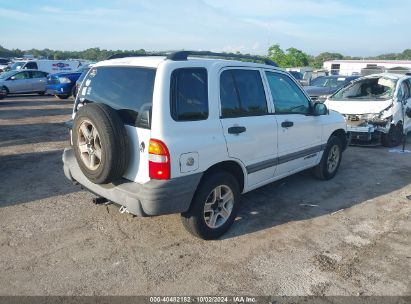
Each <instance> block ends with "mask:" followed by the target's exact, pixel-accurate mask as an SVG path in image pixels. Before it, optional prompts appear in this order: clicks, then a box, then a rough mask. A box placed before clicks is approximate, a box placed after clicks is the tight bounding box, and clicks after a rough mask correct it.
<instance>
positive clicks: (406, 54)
mask: <svg viewBox="0 0 411 304" xmlns="http://www.w3.org/2000/svg"><path fill="white" fill-rule="evenodd" d="M118 53H132V54H145V53H146V51H145V50H144V49H139V50H106V49H100V48H98V47H96V48H89V49H86V50H84V51H59V50H50V49H43V50H38V49H31V50H20V49H11V50H9V49H6V48H4V47H2V46H0V57H6V58H10V57H23V55H24V54H31V55H33V56H34V57H36V58H47V59H57V60H59V59H61V60H63V59H85V60H90V61H100V60H104V59H106V58H107V57H109V56H111V55H114V54H118ZM237 54H239V53H237ZM246 55H249V54H246ZM264 57H267V58H269V59H271V60H273V61H275V62H276V63H277V64H278V65H279V66H280V67H283V68H287V67H297V66H310V67H313V68H321V67H322V65H323V62H324V61H327V60H341V59H380V60H411V49H406V50H404V51H403V52H401V53H389V54H382V55H379V56H374V57H365V58H364V57H351V56H344V55H342V54H340V53H331V52H323V53H320V54H319V55H317V56H312V55H309V54H307V53H305V52H303V51H302V50H299V49H296V48H293V47H291V48H288V49H286V50H283V49H281V47H280V45H279V44H275V45H272V46H271V47H269V49H268V52H267V55H266V56H264Z"/></svg>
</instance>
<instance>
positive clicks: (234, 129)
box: [228, 126, 247, 134]
mask: <svg viewBox="0 0 411 304" xmlns="http://www.w3.org/2000/svg"><path fill="white" fill-rule="evenodd" d="M246 130H247V129H246V128H245V127H237V126H236V127H229V128H228V133H229V134H240V133H243V132H245V131H246Z"/></svg>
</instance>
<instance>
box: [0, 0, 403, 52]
mask: <svg viewBox="0 0 411 304" xmlns="http://www.w3.org/2000/svg"><path fill="white" fill-rule="evenodd" d="M410 12H411V1H410V0H396V1H392V0H373V1H366V0H344V1H343V0H330V1H325V0H253V1H251V0H118V1H106V0H33V1H31V0H0V45H1V46H3V47H5V48H9V49H10V48H20V49H23V50H24V49H31V48H37V49H44V48H50V49H58V50H84V49H87V48H90V47H100V48H104V49H111V50H112V49H114V50H118V49H128V50H130V49H145V50H149V51H166V50H178V49H186V50H210V51H226V52H235V51H239V52H242V53H251V54H260V55H263V54H266V53H267V49H268V47H269V46H271V45H274V44H280V46H281V48H282V49H287V48H289V47H295V48H298V49H300V50H302V51H304V52H306V53H308V54H311V55H317V54H318V53H320V52H324V51H329V52H339V53H342V54H344V55H350V56H373V55H379V54H383V53H391V52H402V51H403V50H404V49H407V48H411V32H410V31H411V26H410V22H409V20H410V17H409V16H410Z"/></svg>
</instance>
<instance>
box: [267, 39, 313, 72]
mask: <svg viewBox="0 0 411 304" xmlns="http://www.w3.org/2000/svg"><path fill="white" fill-rule="evenodd" d="M268 58H270V59H271V60H273V61H275V62H276V63H277V64H278V65H279V66H280V67H282V68H290V67H297V66H307V65H308V63H309V56H308V55H307V54H306V53H304V52H303V51H301V50H299V49H296V48H293V47H291V48H289V49H287V50H286V52H284V51H283V50H282V49H281V47H280V45H279V44H275V45H273V46H270V48H269V49H268Z"/></svg>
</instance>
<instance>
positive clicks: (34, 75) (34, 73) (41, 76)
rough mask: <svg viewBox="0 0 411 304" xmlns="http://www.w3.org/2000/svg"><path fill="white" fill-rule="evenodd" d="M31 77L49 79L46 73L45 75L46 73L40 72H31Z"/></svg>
mask: <svg viewBox="0 0 411 304" xmlns="http://www.w3.org/2000/svg"><path fill="white" fill-rule="evenodd" d="M31 75H32V77H33V78H44V77H47V74H46V73H44V72H38V71H35V72H31Z"/></svg>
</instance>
